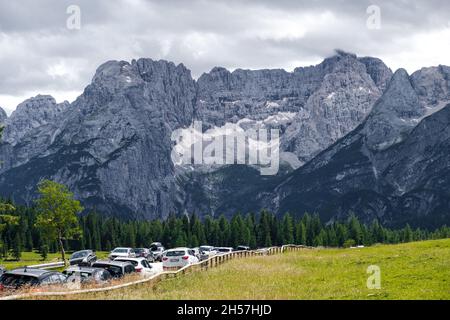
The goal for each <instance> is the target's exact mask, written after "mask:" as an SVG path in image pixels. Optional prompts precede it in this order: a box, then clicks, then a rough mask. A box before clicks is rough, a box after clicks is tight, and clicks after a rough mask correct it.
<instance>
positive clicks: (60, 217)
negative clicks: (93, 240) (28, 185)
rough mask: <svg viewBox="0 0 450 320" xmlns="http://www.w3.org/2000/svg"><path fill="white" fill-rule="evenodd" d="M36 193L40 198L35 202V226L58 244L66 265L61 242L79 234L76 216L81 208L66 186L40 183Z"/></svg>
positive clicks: (46, 181)
mask: <svg viewBox="0 0 450 320" xmlns="http://www.w3.org/2000/svg"><path fill="white" fill-rule="evenodd" d="M38 192H39V194H40V197H39V198H38V199H37V200H36V208H37V212H38V214H37V217H36V224H35V226H36V227H37V228H38V229H39V230H41V232H42V233H43V235H44V237H45V238H47V239H53V240H56V241H57V242H58V244H59V249H60V251H61V258H62V260H63V261H64V263H67V261H66V254H65V249H64V242H63V241H64V240H65V239H73V238H75V237H76V236H79V235H80V234H81V229H80V227H79V221H78V217H77V214H78V213H80V212H81V211H82V210H83V207H82V206H81V204H80V202H79V201H77V200H75V199H74V198H73V193H72V192H70V191H69V189H68V188H67V187H66V186H64V185H62V184H59V183H56V182H54V181H49V180H45V181H43V182H41V183H40V184H39V186H38Z"/></svg>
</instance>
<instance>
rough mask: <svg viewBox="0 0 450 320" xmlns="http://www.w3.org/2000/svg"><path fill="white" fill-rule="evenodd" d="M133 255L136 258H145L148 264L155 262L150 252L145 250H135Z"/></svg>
mask: <svg viewBox="0 0 450 320" xmlns="http://www.w3.org/2000/svg"><path fill="white" fill-rule="evenodd" d="M134 254H135V255H136V258H145V259H147V261H150V262H154V260H155V259H154V258H153V254H152V252H151V251H150V249H147V248H136V249H134Z"/></svg>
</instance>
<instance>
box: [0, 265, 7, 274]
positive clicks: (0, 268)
mask: <svg viewBox="0 0 450 320" xmlns="http://www.w3.org/2000/svg"><path fill="white" fill-rule="evenodd" d="M5 272H6V268H5V267H3V266H0V276H1V275H2V274H4V273H5Z"/></svg>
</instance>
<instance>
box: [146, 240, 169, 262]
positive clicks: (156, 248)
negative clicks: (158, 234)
mask: <svg viewBox="0 0 450 320" xmlns="http://www.w3.org/2000/svg"><path fill="white" fill-rule="evenodd" d="M165 250H166V249H165V248H164V246H163V245H162V244H161V242H153V243H152V244H151V245H150V251H151V252H152V255H153V258H154V259H155V261H162V256H163V253H164V251H165Z"/></svg>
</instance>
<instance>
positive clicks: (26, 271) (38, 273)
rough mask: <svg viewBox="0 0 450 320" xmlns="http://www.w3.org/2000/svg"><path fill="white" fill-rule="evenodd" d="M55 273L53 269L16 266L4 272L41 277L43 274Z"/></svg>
mask: <svg viewBox="0 0 450 320" xmlns="http://www.w3.org/2000/svg"><path fill="white" fill-rule="evenodd" d="M50 273H56V272H55V271H48V270H42V269H37V268H17V269H14V270H10V271H7V272H5V274H12V275H20V276H30V277H41V276H43V275H45V274H50Z"/></svg>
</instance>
